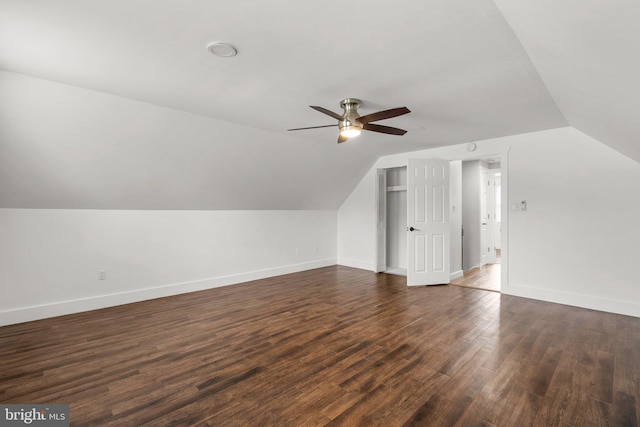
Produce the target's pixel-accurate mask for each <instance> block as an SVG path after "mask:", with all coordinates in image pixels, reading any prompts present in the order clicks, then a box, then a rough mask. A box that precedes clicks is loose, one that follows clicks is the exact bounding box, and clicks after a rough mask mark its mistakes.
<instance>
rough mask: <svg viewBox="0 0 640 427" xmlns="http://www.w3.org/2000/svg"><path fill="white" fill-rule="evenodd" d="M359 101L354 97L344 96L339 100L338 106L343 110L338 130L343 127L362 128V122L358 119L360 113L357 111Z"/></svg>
mask: <svg viewBox="0 0 640 427" xmlns="http://www.w3.org/2000/svg"><path fill="white" fill-rule="evenodd" d="M360 104H361V101H360V100H359V99H356V98H346V99H343V100H342V101H340V107H342V109H343V110H344V115H343V116H342V120H340V123H339V127H340V130H343V129H345V128H358V129H362V123H360V122H359V121H358V119H359V118H360V114H359V113H358V107H359V106H360Z"/></svg>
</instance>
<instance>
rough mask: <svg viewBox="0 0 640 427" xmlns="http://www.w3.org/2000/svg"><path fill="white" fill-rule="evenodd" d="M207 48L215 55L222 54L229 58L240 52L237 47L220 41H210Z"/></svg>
mask: <svg viewBox="0 0 640 427" xmlns="http://www.w3.org/2000/svg"><path fill="white" fill-rule="evenodd" d="M207 50H208V51H209V53H211V54H213V55H216V56H222V57H224V58H229V57H232V56H236V55H237V54H238V51H237V50H236V48H235V47H233V46H231V45H229V44H226V43H220V42H213V43H209V44H208V45H207Z"/></svg>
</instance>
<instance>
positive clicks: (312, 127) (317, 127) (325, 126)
mask: <svg viewBox="0 0 640 427" xmlns="http://www.w3.org/2000/svg"><path fill="white" fill-rule="evenodd" d="M336 126H338V125H323V126H311V127H308V128H295V129H287V131H290V130H306V129H319V128H332V127H336Z"/></svg>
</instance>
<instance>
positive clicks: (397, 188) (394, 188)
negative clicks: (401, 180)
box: [387, 185, 407, 191]
mask: <svg viewBox="0 0 640 427" xmlns="http://www.w3.org/2000/svg"><path fill="white" fill-rule="evenodd" d="M387 191H407V186H406V185H394V186H390V187H387Z"/></svg>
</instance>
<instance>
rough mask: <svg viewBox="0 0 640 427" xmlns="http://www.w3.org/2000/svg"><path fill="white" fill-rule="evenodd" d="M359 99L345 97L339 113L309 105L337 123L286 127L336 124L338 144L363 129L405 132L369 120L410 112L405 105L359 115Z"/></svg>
mask: <svg viewBox="0 0 640 427" xmlns="http://www.w3.org/2000/svg"><path fill="white" fill-rule="evenodd" d="M360 104H361V101H360V100H359V99H355V98H346V99H343V100H342V101H340V107H342V109H343V110H344V114H342V115H340V114H338V113H334V112H333V111H331V110H327V109H326V108H323V107H318V106H315V105H311V106H310V107H311V108H313V109H314V110H317V111H320V112H321V113H324V114H326V115H327V116H331V117H333V118H334V119H336V120H338V124H337V125H324V126H311V127H306V128H295V129H287V130H289V131H292V130H306V129H318V128H327V127H332V126H338V127H339V128H340V135H339V136H338V144H339V143H341V142H345V141H346V140H348V139H349V138H351V137H354V136H358V135H360V132H362V131H363V130H368V131H371V132H380V133H386V134H389V135H404V134H405V133H407V131H406V130H404V129H398V128H394V127H391V126H383V125H376V124H372V123H371V122H377V121H378V120H384V119H390V118H392V117H397V116H401V115H403V114H407V113H410V112H411V111H410V110H409V109H408V108H407V107H400V108H392V109H390V110H384V111H378V112H377V113H371V114H367V115H366V116H361V115H360V114H359V113H358V107H359V106H360Z"/></svg>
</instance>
